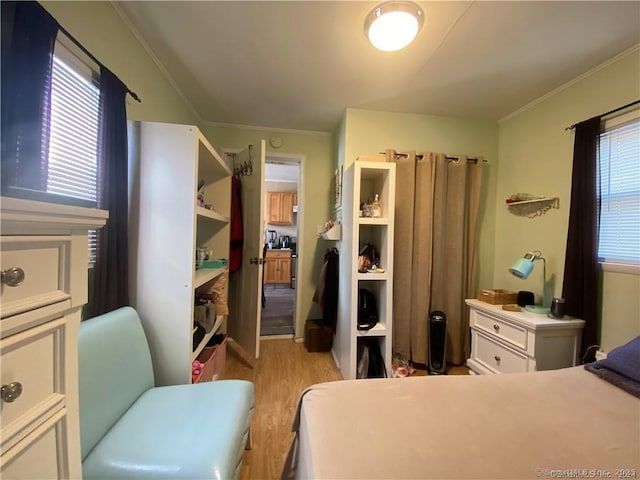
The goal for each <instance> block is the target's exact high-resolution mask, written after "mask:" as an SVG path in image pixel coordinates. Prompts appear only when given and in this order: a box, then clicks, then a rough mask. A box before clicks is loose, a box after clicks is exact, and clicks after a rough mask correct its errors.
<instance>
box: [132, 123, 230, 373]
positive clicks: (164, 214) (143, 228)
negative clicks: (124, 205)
mask: <svg viewBox="0 0 640 480" xmlns="http://www.w3.org/2000/svg"><path fill="white" fill-rule="evenodd" d="M136 127H137V129H138V130H139V133H138V134H136V135H133V137H134V138H137V139H138V140H139V146H138V147H137V150H138V157H139V158H138V161H137V163H136V162H132V164H133V165H136V168H137V169H138V170H137V171H135V172H132V174H131V177H132V178H135V179H136V181H135V182H134V189H133V192H132V199H133V201H132V205H131V224H132V227H131V228H130V234H129V237H130V249H129V250H130V262H129V263H130V265H132V266H133V267H132V268H133V270H134V271H133V272H132V279H131V290H130V299H131V304H132V306H133V307H135V308H136V310H137V311H138V314H139V315H140V319H141V320H142V323H143V325H144V330H145V333H146V334H147V337H148V340H149V346H150V350H151V355H152V357H153V368H154V373H155V377H156V378H155V380H156V384H157V385H176V384H184V383H191V381H192V376H191V364H192V362H193V361H194V360H195V359H196V358H197V357H198V354H199V353H200V352H201V351H202V350H203V348H204V347H205V346H206V344H207V342H208V341H209V339H210V338H211V337H212V336H213V335H214V333H216V330H218V329H220V330H224V328H221V327H222V326H223V325H224V326H226V324H225V320H226V316H222V315H218V316H217V317H216V321H215V325H214V327H213V328H212V329H211V330H210V331H209V332H208V333H206V335H205V336H204V338H202V339H201V340H200V341H199V342H198V344H197V345H194V342H193V329H194V304H195V295H196V293H198V292H201V291H202V292H206V291H208V290H210V289H211V287H212V286H213V284H214V283H215V282H216V281H218V280H220V279H225V280H224V282H228V279H226V277H224V276H222V277H221V275H222V274H223V273H224V272H225V270H226V268H227V267H226V266H223V267H221V268H198V269H196V252H197V250H198V249H199V248H203V249H204V251H206V252H211V259H219V258H225V259H228V258H229V235H230V224H229V223H230V211H231V170H230V169H229V167H228V166H227V165H226V163H225V162H224V160H223V159H222V157H221V156H220V154H219V153H218V152H217V151H216V150H215V149H214V148H213V147H212V146H211V144H210V143H209V142H208V141H207V139H206V138H205V137H204V136H203V135H202V133H201V132H200V131H199V130H198V128H197V127H195V126H191V125H177V124H165V123H153V122H142V123H136V124H134V126H133V128H134V129H136ZM199 197H200V198H199ZM227 288H228V285H227V284H225V290H227ZM227 291H228V290H227Z"/></svg>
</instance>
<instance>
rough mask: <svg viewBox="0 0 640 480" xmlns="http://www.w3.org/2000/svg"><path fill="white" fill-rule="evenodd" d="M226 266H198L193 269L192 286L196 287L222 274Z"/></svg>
mask: <svg viewBox="0 0 640 480" xmlns="http://www.w3.org/2000/svg"><path fill="white" fill-rule="evenodd" d="M226 268H227V265H225V266H224V267H221V268H199V269H198V270H196V271H195V274H194V278H193V288H194V289H195V288H198V287H201V286H202V285H204V284H205V283H207V282H209V281H211V280H213V279H214V278H216V277H217V276H218V275H220V274H222V273H223V272H224V271H225V270H226Z"/></svg>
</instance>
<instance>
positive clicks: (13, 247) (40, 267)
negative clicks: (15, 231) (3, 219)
mask: <svg viewBox="0 0 640 480" xmlns="http://www.w3.org/2000/svg"><path fill="white" fill-rule="evenodd" d="M1 242H2V243H1V246H2V258H1V260H0V264H1V265H2V272H3V281H2V291H1V294H0V295H1V296H0V301H1V303H2V307H1V315H2V318H6V317H9V316H12V315H16V314H19V313H23V312H27V311H30V310H34V309H37V308H40V307H43V306H46V305H51V304H53V303H56V302H62V301H64V300H67V299H69V298H70V297H71V295H70V287H69V285H70V283H69V273H70V272H69V270H70V252H69V250H70V247H71V243H70V238H69V237H33V236H29V237H22V236H4V237H2V238H1ZM19 277H23V278H22V281H21V282H20V281H19Z"/></svg>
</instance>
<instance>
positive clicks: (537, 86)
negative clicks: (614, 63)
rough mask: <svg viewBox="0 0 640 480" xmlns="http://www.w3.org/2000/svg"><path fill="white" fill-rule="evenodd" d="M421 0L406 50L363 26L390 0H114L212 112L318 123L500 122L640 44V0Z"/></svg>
mask: <svg viewBox="0 0 640 480" xmlns="http://www.w3.org/2000/svg"><path fill="white" fill-rule="evenodd" d="M417 3H419V4H420V5H421V6H422V7H423V9H424V12H425V16H426V21H425V25H424V27H423V29H422V31H421V32H420V33H419V35H418V37H417V39H416V41H415V42H414V43H413V44H412V45H410V46H409V47H407V48H406V49H404V50H401V51H399V52H395V53H385V52H380V51H377V50H375V49H374V48H373V47H372V46H371V45H370V44H369V43H368V41H367V39H366V37H365V35H364V33H363V21H364V18H365V16H366V15H367V13H368V12H369V10H370V9H371V8H373V7H374V6H376V5H377V4H378V2H370V1H284V2H275V1H258V2H249V1H196V2H190V1H177V2H172V1H141V2H135V1H125V2H114V5H115V6H116V8H117V10H118V11H119V12H120V13H121V15H123V17H124V18H125V20H126V21H127V22H128V23H129V25H130V26H132V28H133V29H134V31H135V32H136V33H137V35H138V37H139V38H140V39H141V41H142V43H143V44H144V45H146V46H147V47H148V49H150V50H151V52H152V54H153V56H154V57H155V58H156V60H157V61H159V62H160V63H161V65H162V66H163V67H164V69H165V70H166V71H167V72H168V73H169V76H170V77H171V79H172V81H173V82H174V84H175V85H176V86H177V88H178V89H179V90H180V91H181V92H182V95H183V96H184V97H185V98H186V99H187V101H188V103H189V104H190V105H191V107H192V108H193V109H194V111H195V112H196V113H197V115H198V116H199V117H200V118H201V119H202V121H204V122H215V123H223V124H237V125H251V126H259V127H273V128H281V129H294V130H307V131H323V132H333V131H335V129H336V128H337V126H338V123H339V120H340V118H341V117H342V115H343V114H344V110H345V109H346V108H348V107H352V108H362V109H369V110H382V111H389V112H404V113H417V114H432V115H448V116H456V117H464V118H473V119H487V120H499V119H501V118H503V117H505V116H507V115H509V114H511V113H513V112H514V111H516V110H518V109H520V108H522V107H523V106H525V105H527V104H528V103H530V102H532V101H534V100H536V99H537V98H540V97H541V96H543V95H545V94H546V93H548V92H550V91H552V90H554V89H555V88H558V87H560V86H561V85H563V84H565V83H566V82H568V81H570V80H572V79H574V78H576V77H578V76H579V75H581V74H583V73H585V72H587V71H588V70H590V69H592V68H594V67H596V66H598V65H600V64H601V63H603V62H604V61H606V60H608V59H610V58H612V57H614V56H616V55H618V54H620V53H621V52H623V51H625V50H627V49H629V48H631V47H633V46H634V45H637V44H638V43H640V2H637V1H629V2H611V1H587V2H573V1H569V2H564V1H556V2H540V1H512V2H489V1H486V2H485V1H476V2H469V1H445V2H417ZM132 87H133V88H135V85H132ZM142 100H143V101H144V98H143V99H142Z"/></svg>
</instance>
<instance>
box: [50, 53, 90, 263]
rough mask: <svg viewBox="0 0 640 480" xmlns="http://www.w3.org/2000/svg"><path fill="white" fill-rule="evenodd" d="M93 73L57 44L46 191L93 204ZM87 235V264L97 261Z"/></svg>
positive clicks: (54, 62)
mask: <svg viewBox="0 0 640 480" xmlns="http://www.w3.org/2000/svg"><path fill="white" fill-rule="evenodd" d="M93 77H94V75H93V71H92V70H91V69H90V68H89V67H88V66H87V65H85V64H83V63H82V62H81V61H79V60H78V59H77V57H74V56H73V54H72V53H70V52H69V51H68V50H67V49H66V48H65V47H64V46H62V45H61V44H60V43H58V44H57V45H56V50H55V56H54V61H53V72H52V85H51V118H50V130H49V152H48V161H49V168H48V178H47V191H48V192H50V193H56V194H60V195H65V196H68V197H73V198H77V199H82V200H87V201H90V202H96V182H97V159H98V127H99V119H100V89H99V87H98V85H97V84H96V83H95V81H94V78H93ZM96 240H97V238H96V232H95V230H91V231H89V263H90V264H93V263H95V259H96V246H97V243H96Z"/></svg>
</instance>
